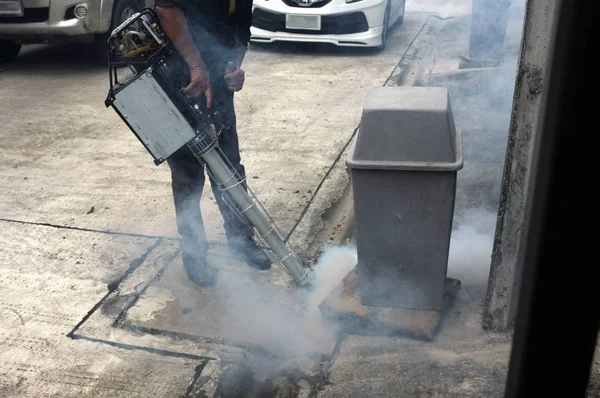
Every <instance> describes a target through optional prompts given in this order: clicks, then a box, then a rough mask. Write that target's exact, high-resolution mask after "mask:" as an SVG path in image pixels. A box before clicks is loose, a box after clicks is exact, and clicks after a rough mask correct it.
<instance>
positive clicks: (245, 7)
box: [230, 0, 252, 66]
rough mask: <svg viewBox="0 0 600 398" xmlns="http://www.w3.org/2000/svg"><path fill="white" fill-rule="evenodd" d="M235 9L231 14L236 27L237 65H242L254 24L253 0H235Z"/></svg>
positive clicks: (232, 22)
mask: <svg viewBox="0 0 600 398" xmlns="http://www.w3.org/2000/svg"><path fill="white" fill-rule="evenodd" d="M235 3H236V4H235V11H234V13H233V14H232V15H231V17H230V18H231V24H232V26H235V28H236V42H237V45H236V53H237V58H238V59H237V60H236V61H237V66H241V65H242V61H243V60H244V56H245V55H246V49H247V48H248V43H249V42H250V35H251V33H250V27H251V26H252V0H235Z"/></svg>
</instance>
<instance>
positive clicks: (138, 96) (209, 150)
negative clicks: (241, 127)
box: [105, 9, 309, 285]
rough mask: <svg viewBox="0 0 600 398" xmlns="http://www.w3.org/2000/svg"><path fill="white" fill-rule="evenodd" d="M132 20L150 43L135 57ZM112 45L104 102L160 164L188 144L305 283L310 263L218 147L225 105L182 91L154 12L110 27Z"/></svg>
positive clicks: (278, 260) (174, 57)
mask: <svg viewBox="0 0 600 398" xmlns="http://www.w3.org/2000/svg"><path fill="white" fill-rule="evenodd" d="M133 26H136V29H137V28H139V30H140V31H142V32H143V33H141V34H139V33H140V32H137V31H136V32H135V33H136V35H137V37H144V38H147V39H148V40H149V43H151V44H146V45H145V46H144V47H143V49H142V50H140V51H139V52H137V51H138V50H135V51H131V52H130V53H135V54H134V55H133V56H131V57H128V58H127V57H124V56H118V55H117V52H118V51H119V49H118V43H119V41H123V40H124V36H123V35H124V34H127V33H126V32H127V31H128V28H129V29H130V30H131V29H133V28H132V27H133ZM148 35H149V36H148ZM108 45H109V80H110V88H109V93H108V96H107V98H106V101H105V105H106V106H107V107H112V108H113V109H114V110H115V111H116V112H117V114H118V115H119V116H120V117H121V119H122V120H123V121H124V122H125V124H126V125H127V126H128V127H129V129H130V130H131V131H132V132H133V133H134V134H135V135H136V137H137V138H138V140H139V141H140V142H141V143H142V145H144V147H145V148H146V150H147V151H148V152H149V153H150V154H151V155H152V157H153V158H154V163H155V164H156V165H160V164H161V163H163V162H165V161H166V160H167V158H168V157H169V156H170V155H172V154H173V153H174V152H176V151H177V150H178V149H179V148H181V147H183V146H186V145H187V147H188V148H189V150H190V151H191V152H192V154H193V155H194V156H195V157H196V159H197V160H198V161H199V162H200V163H202V164H203V166H204V168H205V170H206V171H207V173H208V175H209V178H210V179H211V180H213V181H215V182H216V183H217V185H218V188H219V191H220V192H222V195H223V199H224V201H225V202H226V203H227V204H228V205H229V206H230V207H231V208H232V210H233V211H234V213H235V214H236V215H237V216H238V217H239V218H240V220H241V221H242V222H243V223H244V224H245V225H246V227H247V228H248V229H249V230H250V231H251V232H252V233H253V235H254V236H255V237H258V239H259V242H260V243H262V244H263V245H264V246H266V247H267V248H269V249H270V250H269V251H267V254H268V255H269V256H270V258H271V260H272V262H273V263H274V264H275V265H277V266H280V267H281V268H282V269H283V270H284V271H286V272H287V273H288V274H289V275H290V276H291V277H292V278H293V280H294V282H295V283H297V284H299V285H304V284H306V283H307V282H308V281H309V272H308V269H307V268H305V267H304V266H303V265H302V264H301V262H300V260H299V259H298V257H297V256H296V254H295V253H294V250H293V249H292V248H291V246H290V245H289V243H288V242H286V241H285V240H284V238H283V234H282V233H281V232H280V231H279V229H278V228H277V226H276V225H275V223H274V222H273V220H272V219H271V218H270V217H269V215H268V213H267V211H266V210H265V208H264V206H263V205H262V204H261V203H260V201H259V200H258V198H257V197H256V195H255V194H254V193H253V192H252V190H251V189H250V188H249V187H248V184H247V181H246V179H245V178H244V177H242V176H241V175H239V173H238V172H237V171H236V170H235V168H234V167H233V166H232V164H231V162H230V161H229V159H228V158H227V157H226V156H225V154H224V153H223V151H222V150H221V149H220V148H219V145H218V136H219V134H220V132H221V131H222V130H223V129H225V128H228V127H229V126H228V125H227V123H226V121H227V118H226V114H225V111H224V110H223V109H221V108H220V106H219V104H218V102H216V101H215V100H213V107H212V109H210V110H209V109H207V108H206V106H205V104H204V102H203V101H202V100H198V99H194V98H191V97H189V96H187V95H186V94H185V93H184V92H183V87H185V84H186V82H182V81H181V80H180V77H181V75H176V76H174V75H173V73H174V72H173V71H174V70H176V68H175V67H174V66H173V65H174V63H177V62H178V61H180V60H181V58H180V56H179V54H178V53H177V51H176V50H175V48H174V46H173V45H172V44H171V43H169V41H168V38H167V37H166V35H164V34H162V30H161V28H160V24H159V22H158V17H157V16H156V14H155V12H154V11H153V10H151V9H144V10H142V11H141V12H140V13H137V14H135V15H133V16H132V17H131V18H129V19H128V20H127V21H125V22H124V23H123V24H121V25H120V26H119V27H117V28H116V29H115V30H114V31H113V32H112V34H111V36H110V38H109V41H108ZM130 53H128V54H130ZM119 68H129V70H130V72H131V75H130V76H128V77H126V78H125V79H121V80H119V74H118V69H119ZM166 128H168V130H165V129H166ZM173 131H174V133H173Z"/></svg>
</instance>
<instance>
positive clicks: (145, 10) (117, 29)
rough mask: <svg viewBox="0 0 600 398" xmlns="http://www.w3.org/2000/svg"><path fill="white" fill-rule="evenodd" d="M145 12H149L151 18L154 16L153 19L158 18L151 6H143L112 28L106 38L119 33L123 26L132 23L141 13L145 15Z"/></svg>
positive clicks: (111, 37) (125, 26)
mask: <svg viewBox="0 0 600 398" xmlns="http://www.w3.org/2000/svg"><path fill="white" fill-rule="evenodd" d="M146 14H150V15H151V16H152V18H154V19H155V20H158V14H156V11H154V10H153V9H152V8H148V7H146V8H143V9H142V10H141V11H140V12H137V13H135V14H133V15H132V16H130V17H129V18H127V19H126V20H125V21H123V22H122V23H121V24H120V25H119V26H117V27H116V28H114V29H113V31H112V32H111V33H110V37H109V38H108V40H109V41H110V40H111V39H114V38H115V37H116V36H117V35H118V34H119V33H121V32H122V31H123V30H125V28H127V27H128V26H129V25H131V24H132V23H134V22H135V21H137V20H138V19H140V18H141V17H142V16H143V15H146Z"/></svg>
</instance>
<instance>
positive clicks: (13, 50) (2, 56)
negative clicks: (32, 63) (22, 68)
mask: <svg viewBox="0 0 600 398" xmlns="http://www.w3.org/2000/svg"><path fill="white" fill-rule="evenodd" d="M19 51H21V44H19V43H17V42H16V41H14V40H9V39H0V62H7V61H12V60H13V59H15V58H17V55H19Z"/></svg>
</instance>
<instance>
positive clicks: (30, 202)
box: [0, 0, 599, 397]
mask: <svg viewBox="0 0 600 398" xmlns="http://www.w3.org/2000/svg"><path fill="white" fill-rule="evenodd" d="M466 3H468V2H466V1H462V0H461V1H458V0H457V1H445V0H429V1H416V0H413V1H409V2H407V7H408V8H407V10H408V14H407V18H406V20H405V22H404V24H403V25H401V26H399V27H396V28H394V30H393V32H392V35H391V37H390V44H389V46H388V48H387V49H386V50H385V51H384V52H383V53H380V54H378V53H373V52H369V51H360V50H340V49H335V48H331V47H321V46H319V47H315V46H303V45H293V46H291V45H277V46H258V47H257V46H252V47H251V50H250V52H249V54H248V56H247V60H246V61H245V69H246V71H247V78H248V81H247V83H246V87H245V88H244V90H243V91H242V92H241V93H240V94H239V95H238V96H237V100H236V106H237V109H238V119H239V123H240V124H239V130H240V136H241V137H240V138H241V147H242V159H243V162H244V163H245V165H246V167H247V170H248V172H249V177H250V178H249V181H250V184H251V187H252V188H253V189H254V190H255V192H256V193H257V195H258V197H259V198H260V199H261V200H262V201H263V202H264V204H265V207H266V208H267V209H268V210H269V212H270V213H271V214H272V216H273V218H274V219H275V221H276V222H277V223H278V225H279V226H280V227H281V229H282V230H283V232H284V233H285V234H287V233H291V241H292V243H294V244H295V245H296V246H297V247H298V249H299V250H300V251H302V252H307V253H309V254H312V253H314V252H315V251H316V249H317V248H318V247H320V246H322V243H323V242H324V241H326V240H338V241H339V240H341V239H342V238H343V237H346V236H348V235H349V233H348V231H346V232H344V231H340V228H338V225H337V222H338V221H339V220H341V219H343V217H344V216H345V213H344V207H345V206H346V205H347V204H348V203H350V204H351V197H350V195H349V194H348V183H349V180H348V176H347V174H346V171H345V167H344V166H345V165H344V159H345V158H344V157H345V155H346V154H347V147H346V145H347V143H348V142H349V140H350V139H351V137H352V136H353V133H354V131H355V128H356V126H357V125H358V122H359V120H360V110H361V106H362V103H363V99H364V96H365V93H366V91H367V90H368V89H369V88H370V87H373V86H381V85H384V84H387V85H434V86H444V87H448V88H449V90H450V95H451V101H452V106H453V110H454V116H455V119H456V123H457V126H458V127H459V128H461V129H462V130H463V137H464V152H465V153H464V155H465V168H464V169H463V170H462V171H461V172H460V174H459V186H458V192H457V209H456V210H457V211H456V215H457V217H456V225H455V230H454V233H453V238H452V239H453V241H452V249H451V251H452V252H451V260H450V268H449V276H451V277H455V278H459V279H460V280H461V281H462V284H463V289H462V291H461V292H460V293H459V295H458V298H457V301H456V302H455V304H454V306H453V307H452V308H451V310H450V312H449V314H448V315H447V317H446V319H445V321H444V323H443V325H442V328H441V330H440V332H439V333H438V335H437V337H436V339H435V340H434V341H433V342H428V343H423V342H420V341H416V340H411V339H407V338H402V337H384V336H359V335H350V334H342V333H341V332H340V330H339V329H338V328H337V327H336V325H330V324H323V323H322V320H321V318H320V316H318V315H319V314H318V313H314V312H311V311H310V310H311V309H313V308H315V304H316V305H318V304H319V303H320V300H321V299H322V298H324V297H325V296H326V295H327V293H328V292H330V291H331V290H332V289H333V288H334V287H335V286H336V283H337V281H340V280H341V279H342V278H343V276H344V275H345V273H346V272H348V271H349V269H350V268H351V267H352V266H353V265H354V263H355V261H356V258H355V252H354V250H353V248H352V246H351V245H349V246H347V247H338V248H330V249H328V250H326V252H325V255H324V256H323V257H322V258H321V260H320V262H319V264H318V265H317V268H316V269H317V270H318V274H317V276H318V277H320V278H321V281H327V282H328V283H321V284H320V285H319V286H320V287H321V288H320V289H319V290H317V291H313V292H306V291H293V290H292V289H289V288H288V284H287V279H286V275H285V274H283V272H282V271H281V270H278V269H273V270H271V271H268V272H264V273H257V272H254V271H251V270H250V269H248V268H247V267H245V266H244V265H243V264H240V263H239V262H237V261H235V260H233V259H231V258H229V257H228V256H227V255H226V253H225V251H224V246H223V243H224V237H223V233H222V231H221V228H220V223H221V219H220V217H219V215H218V212H217V210H216V206H215V204H214V198H213V197H212V193H211V192H210V191H209V190H207V191H206V193H207V194H206V195H205V198H204V200H203V203H202V209H203V212H204V214H205V221H206V223H207V228H208V232H209V238H210V239H211V240H212V241H213V242H214V245H213V249H212V250H211V258H212V259H213V261H214V262H215V263H216V264H218V265H219V267H220V268H221V271H222V272H221V274H222V275H223V277H222V279H221V281H220V287H219V288H218V289H213V290H210V289H198V288H197V287H195V286H194V285H192V284H190V283H189V281H188V280H187V279H186V278H185V275H184V274H183V272H182V268H181V260H180V259H179V257H178V252H177V242H176V237H177V235H176V231H175V224H174V217H173V208H172V203H171V192H170V187H169V173H168V169H167V167H165V166H161V167H155V166H154V165H153V164H152V161H151V158H150V157H149V155H148V154H147V153H146V152H145V150H144V149H143V148H142V147H141V145H140V144H139V143H138V142H137V141H136V139H135V138H134V136H133V135H132V134H131V133H130V132H129V131H128V130H126V128H125V127H124V126H123V125H122V123H121V122H120V121H119V120H118V119H117V117H116V115H115V114H114V112H112V111H111V110H108V109H105V108H104V105H103V100H104V97H105V95H106V89H107V81H106V72H105V70H104V68H102V67H98V66H96V65H94V64H93V63H92V61H91V60H89V57H88V55H86V52H85V49H82V48H80V47H75V48H74V47H71V46H69V47H59V48H44V47H35V48H34V47H32V48H27V49H25V50H24V52H23V54H22V55H21V56H20V57H19V59H18V60H17V61H16V62H14V63H12V64H10V65H3V66H2V67H0V71H1V72H0V88H1V90H2V93H3V96H2V97H1V98H0V105H1V106H0V122H1V123H2V125H3V129H2V132H1V133H0V134H2V140H0V147H1V148H0V149H1V151H0V153H1V155H0V156H1V158H2V161H1V162H0V226H1V227H2V228H3V231H4V233H3V234H0V247H2V249H3V250H2V251H0V396H3V397H38V396H39V397H42V396H43V397H125V396H127V397H138V396H139V397H148V396H152V397H186V396H189V397H193V396H196V397H205V396H211V397H212V396H215V397H216V396H220V397H242V396H277V397H288V396H289V397H296V396H301V397H308V396H324V397H364V396H369V397H388V396H395V397H438V396H439V397H453V396H456V397H481V396H486V397H495V396H502V391H503V385H504V379H505V377H506V366H507V362H508V358H509V353H510V335H509V334H499V333H488V332H485V331H483V330H482V329H481V308H482V304H483V297H484V295H485V285H486V282H487V272H488V269H487V267H488V266H489V254H490V252H491V238H492V236H493V228H494V223H495V214H494V213H495V209H496V206H497V203H496V201H497V197H498V192H499V184H500V178H501V173H502V161H503V157H504V153H503V152H504V149H505V140H506V135H507V132H508V123H509V120H510V106H511V100H512V98H511V90H512V87H511V84H512V82H511V79H514V77H513V76H514V72H515V68H516V51H517V50H518V42H519V34H520V31H519V24H520V21H519V18H518V17H519V12H518V8H515V12H514V16H515V18H513V21H512V22H511V25H510V29H509V34H508V36H507V42H506V47H507V49H508V50H509V56H508V57H507V62H506V65H505V66H504V67H503V68H499V69H495V70H488V71H485V70H484V71H481V70H479V71H475V72H468V73H465V72H461V71H458V70H457V65H458V54H459V53H463V52H464V51H466V47H467V39H468V38H467V36H468V21H467V20H466V19H465V18H464V16H465V14H468V12H469V7H468V6H467V4H466ZM431 14H438V16H439V17H441V18H435V17H431V16H430V15H431ZM521 16H522V14H521ZM444 18H447V19H444ZM338 232H341V233H340V234H339V236H336V233H338ZM350 232H351V231H350ZM350 235H351V233H350ZM249 286H250V287H251V288H249ZM306 308H308V310H309V311H308V313H306V312H305V313H303V314H302V315H301V316H300V315H298V314H299V313H300V312H301V311H302V310H306ZM236 315H237V317H236ZM240 315H242V316H240ZM261 317H262V318H261ZM252 319H255V320H260V321H261V322H251V320H252ZM283 321H285V322H283ZM228 325H234V327H232V328H227V326H228ZM317 343H318V344H317ZM596 373H597V372H596ZM596 373H595V374H596ZM596 376H597V375H596ZM598 380H599V378H598V377H595V378H593V385H594V386H596V387H595V388H597V386H598V385H599V383H598ZM590 396H597V395H594V393H593V392H592V393H591V394H590Z"/></svg>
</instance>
